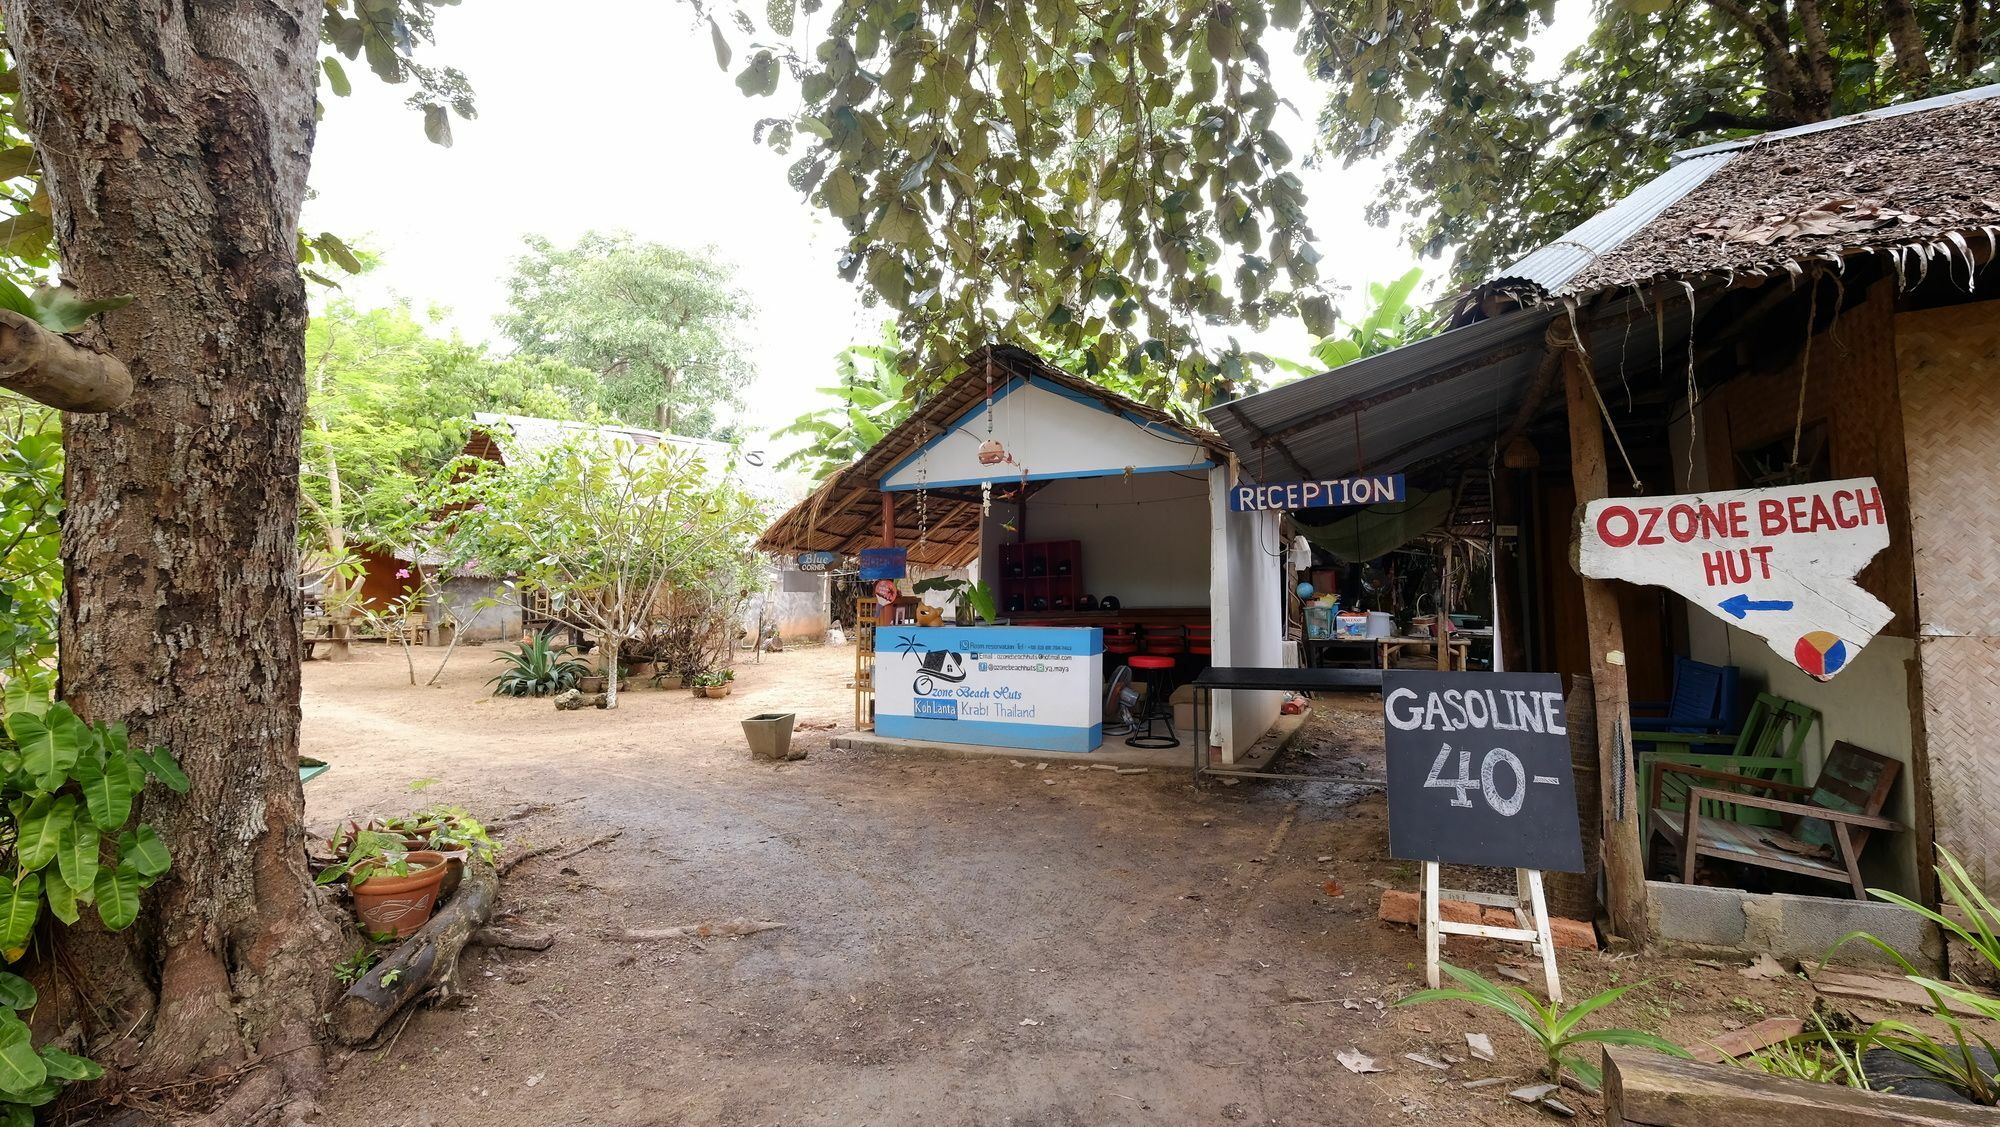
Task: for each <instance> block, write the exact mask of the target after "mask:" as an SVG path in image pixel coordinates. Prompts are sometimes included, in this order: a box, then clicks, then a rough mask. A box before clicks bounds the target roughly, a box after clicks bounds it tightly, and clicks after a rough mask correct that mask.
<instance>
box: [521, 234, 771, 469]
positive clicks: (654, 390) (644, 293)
mask: <svg viewBox="0 0 2000 1127" xmlns="http://www.w3.org/2000/svg"><path fill="white" fill-rule="evenodd" d="M527 246H528V249H527V253H526V254H524V255H522V256H521V258H520V259H518V260H517V261H516V262H515V264H514V274H513V277H512V278H510V279H509V280H508V311H507V312H506V313H505V314H503V315H502V316H501V317H500V328H501V331H503V332H505V333H506V334H507V336H508V337H509V338H510V339H511V340H513V342H514V344H515V345H516V346H517V347H518V349H519V350H520V355H522V356H524V357H544V358H550V359H556V360H562V361H564V362H566V363H570V364H574V365H577V366H579V367H583V368H588V369H590V370H591V371H593V372H596V373H597V374H598V377H599V379H600V381H601V385H602V387H601V391H600V394H599V402H600V404H601V405H602V406H603V407H604V409H605V410H606V411H608V412H609V413H611V414H612V415H614V416H616V417H618V418H619V419H622V420H623V421H625V422H627V423H629V424H631V425H633V426H638V427H655V428H658V429H660V430H666V431H672V432H674V433H676V434H682V435H688V436H690V437H696V438H701V437H707V436H709V435H711V434H713V433H714V432H715V429H716V426H717V417H718V413H719V412H718V409H719V408H723V407H736V406H740V405H741V404H742V392H743V388H744V387H745V386H746V385H748V384H749V382H750V380H751V378H752V377H753V376H754V375H755V371H756V369H755V365H754V363H753V361H752V360H751V358H750V355H749V352H748V350H747V349H746V347H745V346H744V344H743V342H742V339H741V333H742V331H743V329H744V326H745V323H746V321H747V320H748V318H749V317H750V315H751V312H752V309H751V305H750V299H749V297H748V295H746V294H745V293H744V292H743V291H741V290H740V289H738V288H736V286H735V283H734V273H735V272H734V269H733V268H732V267H730V266H729V265H728V264H727V263H724V262H723V261H721V259H719V258H718V257H717V256H716V254H715V251H714V250H713V248H707V249H703V250H700V251H687V250H681V249H679V248H677V247H670V246H663V245H661V244H659V243H648V242H642V241H640V240H639V239H636V238H634V237H633V236H632V235H630V234H627V233H625V232H612V233H603V232H597V231H591V232H588V233H586V234H585V235H584V236H583V237H582V238H581V239H579V240H577V242H576V245H574V246H570V247H559V246H557V245H555V244H554V243H552V242H550V241H549V240H548V239H545V238H542V237H541V236H538V235H536V236H530V237H529V238H528V240H527Z"/></svg>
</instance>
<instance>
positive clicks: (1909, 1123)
mask: <svg viewBox="0 0 2000 1127" xmlns="http://www.w3.org/2000/svg"><path fill="white" fill-rule="evenodd" d="M1604 1121H1605V1122H1606V1123H1607V1124H1610V1127H1621V1125H1629V1127H1739V1125H1740V1124H1745V1123H1754V1124H1757V1125H1758V1127H1832V1125H1834V1124H1838V1125H1839V1127H1878V1125H1879V1127H1962V1125H1968V1124H1974V1123H1983V1124H1989V1125H1990V1124H1991V1123H1993V1121H1994V1112H1993V1109H1992V1108H1986V1107H1977V1106H1974V1105H1972V1104H1953V1103H1946V1102H1944V1101H1943V1100H1920V1099H1917V1098H1916V1097H1914V1096H1895V1095H1889V1094H1887V1093H1884V1092H1870V1091H1866V1090H1863V1089H1859V1088H1843V1087H1841V1086H1839V1085H1836V1084H1815V1083H1813V1082H1811V1081H1809V1080H1791V1079H1787V1078H1785V1077H1780V1076H1771V1075H1768V1074H1766V1073H1763V1072H1760V1071H1758V1070H1756V1069H1752V1068H1742V1067H1739V1066H1736V1065H1728V1064H1704V1063H1702V1062H1699V1061H1691V1060H1680V1059H1678V1058H1675V1057H1669V1056H1662V1055H1661V1054H1659V1053H1649V1052H1644V1051H1641V1050H1639V1049H1606V1050H1604Z"/></svg>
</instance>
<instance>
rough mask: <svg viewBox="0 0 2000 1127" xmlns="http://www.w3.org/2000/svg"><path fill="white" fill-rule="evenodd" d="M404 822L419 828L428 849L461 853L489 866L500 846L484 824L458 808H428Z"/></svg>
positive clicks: (461, 808) (441, 805)
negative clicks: (455, 850)
mask: <svg viewBox="0 0 2000 1127" xmlns="http://www.w3.org/2000/svg"><path fill="white" fill-rule="evenodd" d="M408 820H409V822H410V823H411V824H413V825H415V826H417V827H418V828H419V832H420V835H421V836H422V837H423V838H424V840H425V842H426V844H428V845H429V846H430V848H432V849H439V850H454V849H463V850H466V851H467V852H469V853H470V854H471V855H472V856H473V857H474V858H477V859H478V860H481V861H485V862H488V863H489V864H490V863H491V862H492V860H493V858H494V857H495V856H497V855H498V854H499V852H500V843H499V842H497V841H495V840H493V836H492V835H491V834H490V833H488V832H487V830H486V826H485V824H484V823H482V822H480V821H479V819H477V818H474V817H473V816H472V814H471V812H469V811H467V810H466V809H465V808H464V807H462V806H446V805H443V804H439V805H436V806H429V807H426V808H424V809H422V810H419V811H417V812H416V813H415V814H412V815H410V817H409V819H408Z"/></svg>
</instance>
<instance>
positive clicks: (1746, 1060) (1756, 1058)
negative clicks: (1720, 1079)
mask: <svg viewBox="0 0 2000 1127" xmlns="http://www.w3.org/2000/svg"><path fill="white" fill-rule="evenodd" d="M1812 1019H1813V1024H1814V1025H1815V1026H1816V1027H1817V1032H1815V1033H1809V1034H1805V1035H1803V1036H1799V1037H1793V1038H1791V1039H1789V1040H1785V1041H1780V1042H1778V1043H1777V1044H1775V1045H1770V1046H1767V1047H1765V1048H1762V1049H1758V1050H1757V1051H1756V1052H1753V1053H1751V1054H1749V1055H1748V1056H1745V1057H1742V1058H1736V1057H1731V1056H1728V1055H1727V1054H1725V1055H1724V1056H1723V1058H1722V1059H1723V1060H1724V1061H1726V1062H1728V1063H1730V1064H1734V1065H1737V1066H1739V1067H1742V1068H1754V1069H1756V1070H1757V1071H1759V1072H1763V1073H1768V1074H1769V1075H1772V1076H1782V1077H1785V1078H1787V1079H1791V1080H1807V1081H1811V1082H1812V1083H1814V1084H1839V1085H1843V1086H1845V1087H1849V1088H1866V1087H1867V1086H1868V1083H1867V1080H1866V1079H1865V1078H1864V1074H1863V1072H1862V1070H1861V1050H1860V1049H1858V1048H1851V1047H1849V1045H1848V1044H1847V1043H1846V1042H1844V1041H1842V1040H1841V1039H1839V1038H1837V1037H1835V1036H1834V1034H1833V1033H1832V1031H1830V1030H1829V1029H1827V1027H1826V1022H1825V1021H1823V1020H1821V1019H1820V1016H1819V1014H1817V1013H1815V1014H1813V1015H1812Z"/></svg>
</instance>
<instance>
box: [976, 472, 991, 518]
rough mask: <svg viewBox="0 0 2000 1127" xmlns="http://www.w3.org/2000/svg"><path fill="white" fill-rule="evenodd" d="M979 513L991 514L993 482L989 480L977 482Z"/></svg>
mask: <svg viewBox="0 0 2000 1127" xmlns="http://www.w3.org/2000/svg"><path fill="white" fill-rule="evenodd" d="M979 515H980V516H983V517H990V516H992V515H993V483H992V482H990V481H982V482H980V483H979Z"/></svg>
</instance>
